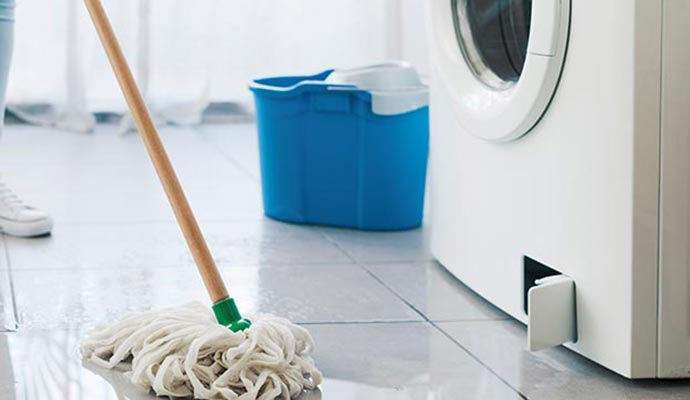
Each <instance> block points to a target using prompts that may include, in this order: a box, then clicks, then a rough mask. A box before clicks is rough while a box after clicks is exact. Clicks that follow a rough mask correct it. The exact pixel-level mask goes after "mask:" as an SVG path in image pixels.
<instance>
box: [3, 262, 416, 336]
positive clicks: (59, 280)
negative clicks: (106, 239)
mask: <svg viewBox="0 0 690 400" xmlns="http://www.w3.org/2000/svg"><path fill="white" fill-rule="evenodd" d="M221 272H222V274H223V276H224V279H225V282H226V284H227V286H228V290H229V292H230V293H231V295H232V296H233V297H234V298H235V299H236V300H237V302H238V305H239V306H240V309H241V310H242V311H243V312H244V313H247V314H251V313H256V312H270V313H274V314H277V315H281V316H284V317H287V318H289V319H291V320H293V321H295V322H345V321H411V320H412V321H418V320H421V319H422V318H421V317H420V316H419V315H418V314H417V313H415V312H414V311H413V310H412V309H411V308H409V307H408V306H407V305H406V304H405V303H404V302H402V301H400V299H398V298H397V297H396V296H395V295H393V294H392V293H391V292H389V291H388V290H387V289H386V288H385V287H383V286H382V285H381V284H380V283H379V282H377V281H376V280H375V279H373V278H372V277H371V276H370V275H369V274H368V273H366V271H364V270H362V269H361V268H359V267H357V266H343V265H327V264H321V265H303V266H277V267H265V266H264V267H261V268H254V267H224V268H221ZM14 281H15V288H16V304H17V307H18V311H19V323H20V328H32V329H57V328H76V327H81V326H93V325H97V324H100V323H103V322H107V321H113V320H115V319H117V317H119V316H121V315H122V314H123V313H125V312H126V311H133V310H145V309H151V308H160V307H166V306H171V305H177V304H181V303H186V302H189V301H201V302H203V303H204V304H207V303H208V300H207V295H206V292H205V290H204V287H203V284H202V283H201V279H200V278H199V277H198V274H197V272H196V270H195V269H194V268H193V267H189V268H165V269H127V268H113V269H107V270H104V269H100V270H97V269H88V270H76V269H72V270H42V271H39V270H24V271H16V272H15V274H14Z"/></svg>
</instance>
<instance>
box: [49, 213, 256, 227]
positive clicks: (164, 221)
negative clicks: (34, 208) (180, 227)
mask: <svg viewBox="0 0 690 400" xmlns="http://www.w3.org/2000/svg"><path fill="white" fill-rule="evenodd" d="M264 220H265V217H264V215H263V214H262V215H259V216H257V217H255V218H199V219H198V221H199V223H201V224H203V223H209V224H220V223H237V222H259V221H264ZM117 225H121V226H125V225H177V223H176V222H175V219H174V218H173V219H151V220H132V221H126V220H117V221H116V220H110V221H108V220H104V221H67V222H64V221H60V226H72V227H79V226H117Z"/></svg>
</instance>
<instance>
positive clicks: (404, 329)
mask: <svg viewBox="0 0 690 400" xmlns="http://www.w3.org/2000/svg"><path fill="white" fill-rule="evenodd" d="M309 330H310V331H311V332H312V334H313V336H314V339H315V341H316V346H317V350H316V354H315V358H316V362H317V365H319V367H320V368H321V370H322V371H323V372H324V374H325V381H324V383H323V384H322V385H321V388H320V390H319V391H317V392H313V393H307V394H305V395H304V396H302V397H301V399H302V400H321V399H329V400H354V399H370V400H428V399H431V398H433V399H437V400H456V399H458V396H461V398H462V399H468V400H472V399H481V400H485V399H516V398H519V397H518V395H517V394H516V393H515V392H514V391H513V390H511V389H510V388H509V387H508V386H506V385H505V384H504V383H503V382H501V381H500V380H498V379H497V378H496V377H495V376H494V375H492V374H491V373H489V372H488V371H487V370H486V369H484V368H483V367H482V366H481V365H480V364H478V363H477V362H476V361H474V360H473V359H472V358H470V357H468V356H467V354H466V353H464V352H463V351H462V350H461V349H460V348H458V347H457V346H455V344H453V343H452V342H451V341H450V340H448V339H447V338H446V337H445V336H443V335H442V334H440V333H439V332H438V331H436V330H435V329H433V328H431V327H430V326H429V325H426V324H423V323H413V324H361V325H349V324H347V325H337V326H334V325H320V326H310V327H309ZM82 336H83V331H81V330H64V331H63V330H49V331H33V330H25V331H22V332H20V333H16V334H4V335H2V334H0V371H2V372H0V388H3V389H4V390H3V392H1V393H2V395H0V398H1V399H7V400H14V399H22V400H43V399H53V398H55V399H58V398H61V399H62V398H65V399H66V398H83V399H96V398H97V399H103V400H115V399H130V400H142V399H146V400H149V399H155V398H156V397H154V396H152V395H150V394H148V393H145V392H143V391H142V390H141V389H139V388H137V387H134V386H132V385H130V384H129V383H128V382H127V381H126V379H125V378H124V377H123V376H122V374H121V373H119V372H117V371H115V372H113V371H106V370H103V369H100V368H97V367H94V366H92V365H90V364H88V363H86V364H84V363H82V361H81V360H80V356H79V352H78V344H79V341H80V339H81V337H82ZM401 348H404V349H405V351H403V352H401V351H400V349H401Z"/></svg>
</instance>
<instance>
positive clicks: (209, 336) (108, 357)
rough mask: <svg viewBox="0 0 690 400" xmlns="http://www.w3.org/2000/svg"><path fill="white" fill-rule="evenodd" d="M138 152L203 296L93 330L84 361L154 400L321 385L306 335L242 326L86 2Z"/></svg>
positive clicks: (103, 26)
mask: <svg viewBox="0 0 690 400" xmlns="http://www.w3.org/2000/svg"><path fill="white" fill-rule="evenodd" d="M85 3H86V7H87V9H88V10H89V14H90V15H91V18H92V20H93V22H94V25H95V26H96V30H97V32H98V35H99V37H100V39H101V42H102V43H103V46H104V48H105V51H106V53H107V55H108V59H109V60H110V63H111V65H112V67H113V70H114V72H115V75H116V77H117V80H118V83H119V84H120V88H121V89H122V92H123V93H124V96H125V98H126V100H127V104H128V106H129V108H130V111H131V113H132V116H133V118H134V120H135V122H136V125H137V128H138V130H139V133H140V135H141V137H142V139H143V141H144V144H145V146H146V150H147V151H148V154H149V156H150V158H151V161H152V163H153V165H154V167H155V169H156V172H157V174H158V177H159V179H160V181H161V184H162V186H163V189H164V190H165V193H166V195H167V198H168V200H169V202H170V205H171V206H172V209H173V211H174V214H175V217H176V219H177V222H178V224H179V226H180V228H181V230H182V232H183V234H184V237H185V241H186V243H187V246H188V247H189V250H190V251H191V253H192V256H193V258H194V261H195V263H196V265H197V268H198V270H199V273H200V274H201V277H202V279H203V281H204V284H205V286H206V290H207V291H208V294H209V296H210V298H211V300H212V302H213V307H212V310H213V312H211V311H210V310H209V309H208V308H207V307H205V306H204V305H202V304H199V303H192V304H187V305H183V306H180V307H175V308H168V309H163V310H158V311H149V312H143V313H135V314H130V315H127V316H125V317H123V318H122V319H121V320H120V321H117V322H115V323H113V324H111V325H107V326H103V327H100V328H97V329H96V330H95V331H94V332H93V333H91V334H90V335H89V336H88V337H87V338H85V339H84V340H83V341H82V344H81V352H82V355H83V356H84V357H85V359H87V360H88V361H90V362H93V363H94V364H96V365H99V366H101V367H105V368H116V367H117V368H118V369H123V368H124V369H125V370H126V374H127V376H128V378H129V379H130V381H131V382H132V383H133V384H137V385H141V386H143V387H145V388H148V389H151V390H153V391H154V392H155V393H156V394H157V395H159V396H169V397H183V398H191V397H194V398H198V399H240V400H254V399H257V400H272V399H277V398H280V399H291V398H296V397H297V396H299V395H300V394H301V393H302V392H303V391H304V390H305V389H309V390H311V389H315V388H316V387H317V386H318V385H319V384H320V383H321V373H320V372H319V370H318V369H317V368H316V366H315V365H314V362H313V360H312V358H311V356H310V354H311V353H312V351H313V347H314V345H313V341H312V338H311V336H310V335H309V333H308V332H307V330H306V329H304V328H302V327H299V326H297V325H295V324H293V323H291V322H290V321H288V320H286V319H283V318H279V317H276V316H272V315H267V314H264V315H257V316H255V317H254V318H252V319H253V322H250V321H249V320H247V319H245V318H242V316H241V314H240V312H239V311H238V309H237V306H236V304H235V301H234V300H233V299H232V298H231V297H230V296H229V295H228V292H227V289H226V287H225V284H224V283H223V280H222V278H221V276H220V273H219V272H218V268H217V267H216V265H215V262H214V260H213V257H212V256H211V253H210V251H209V249H208V246H207V245H206V241H205V239H204V237H203V235H202V233H201V230H200V229H199V226H198V224H197V221H196V219H195V217H194V215H193V214H192V210H191V208H190V206H189V203H188V202H187V199H186V197H185V195H184V192H183V190H182V187H181V185H180V183H179V181H178V179H177V176H176V175H175V172H174V170H173V167H172V164H171V163H170V160H169V158H168V156H167V153H166V151H165V148H164V147H163V143H162V142H161V140H160V137H159V136H158V133H157V132H156V129H155V127H154V125H153V122H152V121H151V117H150V115H149V113H148V110H147V109H146V105H145V104H144V101H143V99H142V97H141V93H140V92H139V89H138V87H137V85H136V82H135V81H134V78H133V76H132V73H131V71H130V69H129V66H128V65H127V61H126V59H125V57H124V55H123V53H122V50H121V49H120V46H119V44H118V42H117V38H116V37H115V34H114V32H113V29H112V27H111V25H110V22H109V21H108V17H107V15H106V13H105V10H104V9H103V6H102V4H101V2H100V0H85Z"/></svg>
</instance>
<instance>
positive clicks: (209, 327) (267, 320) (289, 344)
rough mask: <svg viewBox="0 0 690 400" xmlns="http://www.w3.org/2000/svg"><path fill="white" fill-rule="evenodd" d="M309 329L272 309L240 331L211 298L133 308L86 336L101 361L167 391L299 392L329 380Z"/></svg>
mask: <svg viewBox="0 0 690 400" xmlns="http://www.w3.org/2000/svg"><path fill="white" fill-rule="evenodd" d="M313 347H314V345H313V341H312V338H311V336H310V335H309V332H307V330H306V329H304V328H302V327H300V326H297V325H295V324H293V323H291V322H290V321H288V320H286V319H283V318H278V317H275V316H272V315H259V316H255V317H254V318H253V319H252V326H251V327H250V328H249V329H247V330H245V331H242V332H232V331H231V330H230V329H228V328H226V327H223V326H220V325H219V324H218V323H217V322H216V320H215V318H214V316H213V313H212V312H211V311H210V310H209V309H208V308H207V307H205V306H204V305H202V304H199V303H191V304H187V305H183V306H180V307H175V308H168V309H164V310H159V311H149V312H144V313H136V314H130V315H128V316H126V317H124V318H123V319H121V320H120V321H118V322H115V323H113V324H111V325H108V326H105V327H102V328H99V329H97V330H96V331H95V332H93V333H92V334H91V335H90V336H89V337H87V338H86V339H84V340H83V341H82V345H81V351H82V354H83V356H84V357H86V358H87V359H88V360H89V361H91V362H93V363H94V364H96V365H99V366H101V367H105V368H114V367H115V366H118V365H124V366H126V367H127V368H129V367H130V366H131V370H130V371H128V372H127V374H128V376H129V378H130V380H131V382H132V383H134V384H136V385H140V386H143V387H145V388H149V389H152V390H153V391H154V392H155V393H156V394H157V395H159V396H169V397H183V398H185V397H186V398H191V397H194V398H197V399H238V400H273V399H292V398H296V397H297V396H299V394H300V393H302V391H303V389H314V388H316V387H317V386H318V385H319V384H320V383H321V373H320V372H319V370H318V369H317V368H316V366H315V365H314V361H313V360H312V359H311V356H310V354H311V352H312V351H313Z"/></svg>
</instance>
